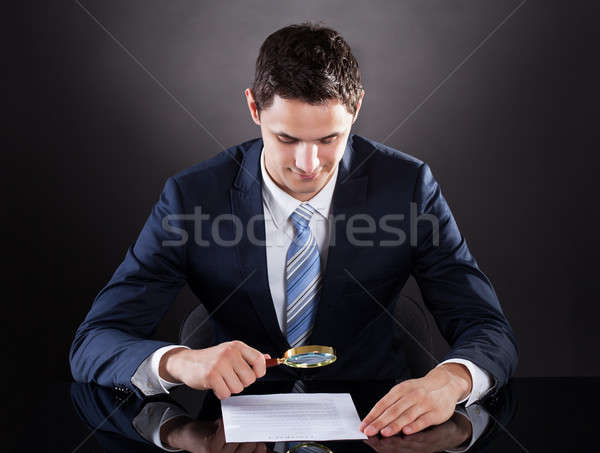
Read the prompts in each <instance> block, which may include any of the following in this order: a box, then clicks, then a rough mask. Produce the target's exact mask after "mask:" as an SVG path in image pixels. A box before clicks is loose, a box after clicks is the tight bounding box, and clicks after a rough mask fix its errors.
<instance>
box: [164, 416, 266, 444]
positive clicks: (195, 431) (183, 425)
mask: <svg viewBox="0 0 600 453" xmlns="http://www.w3.org/2000/svg"><path fill="white" fill-rule="evenodd" d="M160 440H161V442H162V443H163V444H166V445H167V446H169V447H171V448H176V449H181V450H185V451H189V452H192V453H196V452H198V453H200V452H201V453H222V452H223V453H224V452H227V453H234V452H238V453H242V452H243V453H268V452H271V451H272V450H270V449H268V448H267V446H266V445H265V443H263V442H245V443H226V442H225V429H224V427H223V419H221V418H220V419H218V420H215V421H214V422H208V421H199V420H192V419H189V418H187V417H178V418H175V419H173V420H169V421H168V422H167V423H165V424H164V425H163V426H162V427H161V429H160Z"/></svg>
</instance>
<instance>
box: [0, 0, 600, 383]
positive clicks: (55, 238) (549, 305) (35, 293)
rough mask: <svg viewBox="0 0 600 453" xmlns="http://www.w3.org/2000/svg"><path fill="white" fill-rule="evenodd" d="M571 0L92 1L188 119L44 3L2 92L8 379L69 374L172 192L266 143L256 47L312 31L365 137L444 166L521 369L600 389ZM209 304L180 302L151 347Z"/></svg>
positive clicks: (594, 112) (593, 8) (22, 26)
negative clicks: (352, 69) (125, 264)
mask: <svg viewBox="0 0 600 453" xmlns="http://www.w3.org/2000/svg"><path fill="white" fill-rule="evenodd" d="M576 3H577V4H575V2H560V1H543V2H542V1H533V0H530V1H528V2H526V3H524V4H523V5H522V6H521V7H520V8H518V9H516V11H515V8H517V7H518V5H519V2H517V1H498V0H494V1H481V0H472V1H422V0H418V1H417V0H415V1H376V2H373V1H369V2H366V1H365V2H347V1H318V2H317V1H303V2H279V1H272V2H249V1H235V2H232V1H226V2H214V3H213V2H211V3H208V2H197V1H187V2H183V1H162V2H159V1H129V2H117V1H101V2H100V1H90V0H87V1H84V2H82V4H83V5H85V7H86V8H88V9H89V11H90V13H91V14H93V15H94V16H95V17H96V18H97V20H98V21H99V22H101V23H102V24H103V26H104V27H106V29H107V30H108V31H109V32H110V33H111V34H112V35H113V36H114V38H115V39H117V40H118V41H119V42H120V43H122V45H123V46H124V47H125V48H126V49H127V50H128V52H130V53H131V54H132V55H133V56H135V58H136V59H137V60H138V61H139V63H141V64H142V65H143V66H144V67H145V68H147V71H149V72H150V73H151V74H152V75H153V77H155V78H156V79H157V80H158V81H160V83H161V84H162V85H163V86H164V87H165V88H166V89H167V90H168V91H169V92H170V93H172V96H174V97H175V98H177V99H178V100H179V101H178V102H180V103H181V105H179V104H178V102H175V101H174V100H173V98H172V97H171V96H170V95H169V94H167V93H166V92H165V90H164V89H163V88H161V87H160V86H159V84H158V83H157V82H156V81H155V80H153V79H152V77H150V76H149V75H148V73H146V72H145V71H144V70H143V69H142V68H141V67H140V65H138V64H137V63H136V61H134V59H133V58H132V56H131V55H128V53H127V52H126V51H125V50H124V49H123V48H122V47H120V46H119V44H117V43H116V42H115V41H114V40H113V39H112V38H111V37H110V36H109V35H108V34H107V32H106V31H104V30H103V29H102V27H101V26H100V25H99V24H98V23H96V22H95V21H94V19H92V18H91V17H90V16H89V15H88V14H87V13H86V12H85V11H84V10H83V9H82V8H81V7H80V6H78V5H77V3H75V2H53V3H39V4H37V5H32V6H31V7H30V10H29V11H27V13H26V14H24V15H23V16H21V17H20V18H14V19H13V20H14V23H13V24H12V25H14V26H15V28H18V29H19V30H20V34H17V35H15V36H13V41H11V42H13V45H11V53H10V55H11V56H12V57H13V62H14V63H13V64H11V65H9V68H7V73H10V74H11V75H17V76H18V80H15V81H14V82H18V83H11V84H7V85H5V94H6V95H7V99H8V103H9V109H10V110H9V113H10V115H9V119H8V120H7V121H8V122H7V123H5V125H6V126H7V127H8V129H9V130H10V132H11V133H12V134H11V137H12V138H13V139H12V140H11V142H10V143H9V145H8V146H7V147H6V149H5V151H4V152H3V157H4V158H5V160H6V163H5V165H3V168H4V169H5V171H6V175H5V177H4V178H3V180H4V181H3V182H4V184H5V190H4V195H5V197H4V199H5V201H7V203H8V209H9V212H10V213H11V214H10V216H9V219H8V220H9V221H8V222H7V224H8V231H7V233H6V235H5V239H7V241H6V247H7V248H8V252H9V253H8V256H9V257H10V265H9V266H7V269H6V270H5V277H7V278H8V279H9V285H15V286H16V288H17V289H18V291H17V292H16V293H15V297H14V298H11V299H7V300H5V306H7V307H9V316H10V319H11V322H10V323H9V326H8V329H7V332H8V333H9V335H11V336H12V338H13V341H11V342H10V343H9V346H8V352H9V357H10V358H11V359H15V361H14V362H13V363H14V366H13V367H11V371H9V372H8V375H7V377H8V378H9V379H15V380H18V381H19V382H25V383H27V382H33V381H37V382H39V381H40V380H41V379H44V378H47V379H68V378H69V377H70V374H69V370H68V361H67V354H68V347H69V345H70V342H71V340H72V338H73V333H74V331H75V329H76V327H77V325H78V324H79V323H80V322H81V321H82V319H83V317H84V316H85V314H86V312H87V311H88V309H89V307H90V305H91V303H92V300H93V298H94V297H95V295H96V293H97V292H98V291H99V290H100V289H101V288H102V286H103V285H104V284H105V283H106V282H107V281H108V279H109V278H110V276H111V275H112V273H113V272H114V270H115V269H116V267H117V266H118V264H119V263H120V261H121V259H122V258H123V256H124V253H125V250H126V248H127V247H128V246H129V244H131V243H132V242H133V241H134V240H135V238H136V237H137V234H138V233H139V231H140V228H141V226H142V225H143V222H144V221H145V219H146V217H147V216H148V214H149V213H150V210H151V208H152V205H153V204H154V203H155V202H156V200H157V198H158V196H159V194H160V191H161V188H162V186H163V184H164V182H165V180H166V178H167V177H168V176H170V175H172V174H174V173H176V172H178V171H180V170H182V169H184V168H186V167H188V166H191V165H193V164H194V163H196V162H199V161H202V160H204V159H206V158H208V157H210V156H213V155H215V154H217V153H218V152H220V151H221V147H220V145H219V144H218V143H217V141H218V142H220V143H221V144H222V145H223V146H225V147H229V146H232V145H235V144H237V143H239V142H242V141H245V140H248V139H250V138H254V137H257V136H259V133H260V131H259V129H258V127H257V126H255V125H254V123H252V121H251V119H250V116H249V113H248V110H247V107H246V104H245V98H244V96H243V90H244V89H245V88H246V87H248V86H250V84H251V82H252V78H253V72H254V62H255V59H256V56H257V53H258V48H259V46H260V44H261V43H262V41H263V40H264V39H265V38H266V36H267V35H268V34H270V33H271V32H273V31H275V30H276V29H278V28H280V27H282V26H285V25H288V24H291V23H295V22H300V21H304V20H307V19H308V20H314V21H322V22H323V23H324V24H326V25H329V26H331V27H333V28H336V29H338V30H339V31H340V32H341V33H342V34H343V36H344V37H345V38H346V40H347V41H348V42H349V43H350V45H351V46H352V48H353V51H354V53H355V55H356V57H357V59H358V61H359V63H360V66H361V69H362V73H363V77H364V85H365V90H366V96H365V99H364V103H363V107H362V110H361V112H360V115H359V119H358V121H357V123H356V124H355V127H354V129H353V132H356V133H359V134H361V135H365V136H367V137H370V138H372V139H374V140H377V141H383V140H384V139H386V137H387V136H388V134H389V133H390V132H391V131H392V130H394V128H396V126H398V125H401V127H400V128H399V129H397V130H396V131H395V133H394V134H393V135H391V137H389V138H388V139H387V141H386V143H387V144H389V145H390V146H393V147H395V148H397V149H400V150H402V151H404V152H406V153H409V154H412V155H414V156H416V157H418V158H420V159H422V160H424V161H426V162H427V163H429V164H430V166H431V167H432V169H433V172H434V175H435V176H436V177H437V179H438V181H439V182H440V183H441V185H442V189H443V192H444V194H445V196H446V198H447V200H448V201H449V203H450V206H451V207H452V209H453V212H454V214H455V217H456V219H457V222H458V224H459V226H460V228H461V231H462V233H463V234H464V236H465V237H466V239H467V242H468V244H469V246H470V249H471V251H472V253H473V254H474V256H475V257H476V258H477V260H478V262H479V264H480V266H481V268H482V269H483V271H484V272H486V274H487V275H488V276H489V277H490V279H491V280H492V282H493V284H494V286H495V288H496V290H497V293H498V296H499V297H500V300H501V302H502V305H503V308H504V311H505V313H506V315H507V317H508V319H509V320H510V322H511V323H512V325H513V327H514V330H515V332H516V335H517V338H518V340H519V344H520V350H521V355H520V365H519V368H518V375H520V376H558V375H560V376H572V375H598V374H600V362H599V361H598V359H597V357H598V354H597V348H598V346H599V345H600V335H599V330H600V329H598V327H597V319H598V314H599V309H598V290H599V289H600V285H599V283H598V281H599V279H598V275H597V274H598V264H597V259H598V258H597V257H598V251H599V249H600V248H599V246H598V245H599V238H598V232H597V228H598V220H599V215H598V201H597V200H598V189H597V185H596V181H597V177H598V176H597V175H598V170H599V167H600V165H599V163H600V158H599V157H598V154H597V152H598V151H597V143H598V138H599V133H598V125H597V120H598V113H599V112H598V100H599V96H598V94H599V90H598V85H597V80H598V79H599V78H600V77H599V76H600V73H599V72H600V71H599V70H598V55H599V45H598V44H599V39H598V38H599V36H598V25H597V21H598V12H599V10H598V6H597V3H595V2H589V4H588V5H587V6H586V5H585V3H583V2H576ZM511 12H514V14H512V16H510V17H509V18H508V19H507V16H509V15H510V14H511ZM505 19H506V20H505ZM504 20H505V22H504V23H503V24H502V25H500V24H501V23H502V22H503V21H504ZM499 25H500V27H499V28H497V27H498V26H499ZM494 30H495V32H494ZM492 32H494V33H492ZM490 33H492V34H491V35H490ZM19 37H21V38H23V39H22V40H21V39H20V38H19ZM486 38H487V40H486ZM28 41H30V44H31V46H29V50H30V52H25V51H24V50H23V48H24V47H25V45H26V44H27V42H28ZM182 106H183V107H184V108H182ZM185 109H187V110H188V111H189V112H191V113H192V114H193V115H194V116H195V117H196V119H197V120H198V122H200V123H201V124H202V125H203V126H204V127H205V128H206V130H208V131H210V134H212V135H213V136H214V137H215V138H216V139H217V141H215V140H214V139H213V138H211V137H210V136H209V134H208V133H207V131H206V130H204V128H203V127H201V126H200V125H199V124H198V123H197V122H196V121H195V120H193V119H192V118H191V116H190V115H189V114H188V113H186V111H185ZM407 291H408V292H409V293H413V294H414V293H415V288H414V285H413V284H412V283H411V284H409V287H408V288H407ZM193 305H194V300H193V296H191V295H190V293H189V292H188V291H187V290H186V291H184V292H183V293H182V296H181V297H180V298H179V299H178V300H177V302H176V303H175V304H174V306H173V307H172V309H171V310H170V311H169V314H168V316H167V319H166V320H165V322H164V323H163V324H162V325H161V327H160V329H159V332H158V333H157V335H159V336H161V337H163V338H167V339H174V333H175V332H176V321H177V320H178V319H181V317H182V316H183V315H184V314H185V313H186V312H187V311H188V310H189V309H190V308H191V307H192V306H193ZM13 310H14V313H13V312H12V311H13ZM24 320H25V321H24ZM40 364H41V365H40ZM27 367H29V368H32V369H33V368H34V369H35V370H36V372H35V373H34V374H33V375H32V374H31V373H30V374H27V373H25V372H24V370H26V369H28V368H27Z"/></svg>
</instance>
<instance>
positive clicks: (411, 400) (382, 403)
mask: <svg viewBox="0 0 600 453" xmlns="http://www.w3.org/2000/svg"><path fill="white" fill-rule="evenodd" d="M471 387H472V381H471V374H470V373H469V370H467V368H466V367H465V366H464V365H461V364H458V363H445V364H443V365H441V366H438V367H436V368H434V369H433V370H431V371H430V372H429V373H427V375H425V376H424V377H422V378H419V379H409V380H407V381H404V382H401V383H400V384H398V385H395V386H394V387H392V389H391V390H390V391H389V392H388V393H387V394H386V395H385V396H384V397H383V398H382V399H381V400H379V401H378V402H377V404H375V406H374V407H373V409H371V412H369V413H368V414H367V416H366V417H365V418H364V420H363V422H362V423H361V425H360V430H361V431H363V432H364V433H365V434H366V435H367V436H374V435H375V434H377V433H378V432H381V435H382V436H393V435H395V434H397V433H399V432H400V431H402V432H404V434H412V433H416V432H418V431H421V430H423V429H425V428H427V427H428V426H431V425H438V424H440V423H443V422H445V421H446V420H448V419H449V418H450V417H451V416H452V414H453V412H454V408H455V406H456V403H457V402H458V401H460V400H461V399H463V398H465V397H466V396H467V395H468V394H469V393H471Z"/></svg>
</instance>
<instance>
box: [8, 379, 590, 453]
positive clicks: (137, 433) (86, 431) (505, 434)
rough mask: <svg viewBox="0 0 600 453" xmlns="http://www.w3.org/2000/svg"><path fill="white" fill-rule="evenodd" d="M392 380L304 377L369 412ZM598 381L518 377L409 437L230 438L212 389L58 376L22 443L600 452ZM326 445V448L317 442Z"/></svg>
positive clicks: (83, 448) (123, 448) (309, 388)
mask: <svg viewBox="0 0 600 453" xmlns="http://www.w3.org/2000/svg"><path fill="white" fill-rule="evenodd" d="M293 385H294V381H285V382H282V381H281V382H280V381H278V382H266V381H263V382H260V381H259V382H256V383H255V384H253V385H252V386H250V387H248V388H247V389H246V390H245V391H244V393H243V394H253V393H287V392H290V391H292V388H293ZM393 385H394V382H391V381H358V382H357V381H353V382H348V381H304V389H305V391H306V392H327V393H329V392H348V393H350V394H351V395H352V399H353V401H354V403H355V405H356V408H357V410H358V414H359V416H360V417H361V419H362V418H363V417H364V416H365V415H366V414H367V413H368V412H369V410H370V409H371V407H372V406H373V405H374V404H375V402H377V401H378V400H379V399H380V398H381V397H382V396H383V395H384V394H385V393H387V391H388V390H389V389H390V388H391V387H392V386H393ZM599 387H600V378H518V379H513V380H511V382H510V383H509V385H508V386H506V387H505V388H504V389H502V390H501V392H500V393H499V394H498V395H497V396H496V397H494V398H493V399H488V400H484V402H483V403H482V404H477V405H472V406H470V407H469V408H466V409H465V408H464V407H462V406H458V407H457V411H456V412H455V414H454V415H453V417H452V418H451V419H450V420H449V421H447V422H446V423H444V424H442V425H439V426H436V427H431V428H429V429H427V430H425V431H423V432H422V433H418V434H413V435H411V436H405V435H397V436H394V437H390V438H383V437H380V436H375V437H373V438H370V439H369V440H368V441H363V440H360V441H332V442H328V441H323V442H319V444H321V445H322V447H311V448H304V449H302V448H297V447H296V449H295V450H294V449H293V447H294V445H293V444H288V445H285V444H283V443H273V442H270V443H252V444H250V443H248V444H225V442H224V434H223V429H222V423H221V421H220V417H221V414H220V401H219V400H218V399H217V398H215V397H214V395H213V394H212V392H210V391H208V392H207V391H194V390H191V389H188V388H185V387H179V388H177V389H175V390H173V391H172V392H171V394H170V395H168V396H160V397H153V398H149V399H146V400H141V399H139V398H137V396H136V395H134V394H132V393H129V394H126V393H122V392H119V391H116V390H114V389H107V388H102V387H97V386H94V385H84V384H72V383H61V384H59V383H57V384H53V385H50V386H49V387H48V391H47V393H46V397H45V398H43V397H42V398H40V399H39V401H38V402H37V404H36V405H35V407H34V406H32V407H31V414H32V415H31V418H30V419H29V420H27V421H26V422H25V424H24V425H23V426H22V428H23V431H24V432H25V435H24V436H19V437H18V438H17V439H18V447H20V449H22V450H23V451H30V450H34V449H40V450H43V451H66V452H72V453H75V452H80V453H84V452H100V451H108V452H132V451H144V452H146V451H157V452H158V451H165V450H163V449H161V448H159V447H158V446H156V445H155V443H156V442H158V443H159V444H160V434H161V432H162V434H163V438H164V436H169V439H172V441H173V443H174V444H178V446H180V447H185V448H186V449H187V451H194V452H196V451H197V452H203V453H213V452H215V453H216V452H228V453H231V452H239V453H250V452H280V453H281V452H285V451H287V449H289V448H291V451H292V452H294V453H308V452H310V453H318V452H319V451H332V452H337V453H339V452H381V453H383V452H385V453H388V452H389V453H391V452H432V451H448V450H450V451H469V452H476V451H486V452H512V451H515V452H519V451H522V452H525V451H531V452H533V451H583V450H584V449H586V450H588V451H597V448H598V447H597V445H596V443H597V440H598V436H599V434H600V429H599V428H598V427H597V423H596V422H597V421H598V420H599V418H600V417H599V416H598V415H596V414H597V412H598V408H599V407H600V395H599ZM319 448H320V449H319Z"/></svg>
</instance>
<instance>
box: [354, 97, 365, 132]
mask: <svg viewBox="0 0 600 453" xmlns="http://www.w3.org/2000/svg"><path fill="white" fill-rule="evenodd" d="M364 97H365V90H362V93H361V94H360V97H359V98H358V102H357V103H356V112H354V118H353V119H352V124H354V122H355V121H356V118H358V112H359V111H360V107H361V105H362V100H363V98H364Z"/></svg>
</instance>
